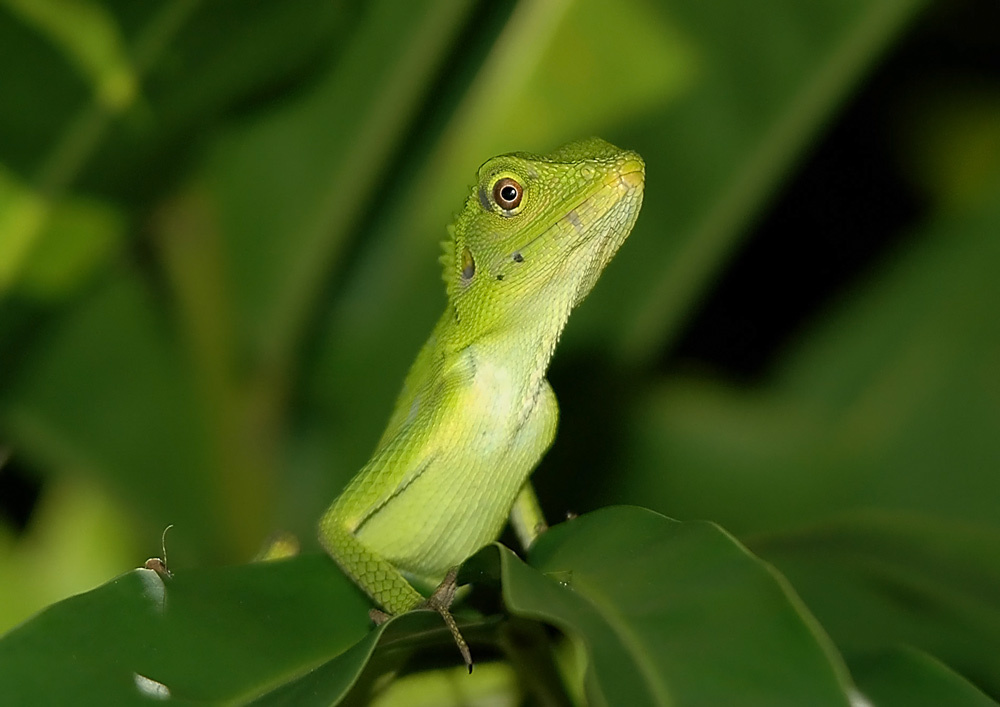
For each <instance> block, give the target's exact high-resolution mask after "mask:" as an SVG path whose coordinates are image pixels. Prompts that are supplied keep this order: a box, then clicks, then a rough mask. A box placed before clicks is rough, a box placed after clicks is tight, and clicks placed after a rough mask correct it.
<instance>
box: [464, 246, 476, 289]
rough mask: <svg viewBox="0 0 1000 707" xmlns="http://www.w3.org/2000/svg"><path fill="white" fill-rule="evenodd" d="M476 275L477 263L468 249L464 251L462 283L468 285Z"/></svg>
mask: <svg viewBox="0 0 1000 707" xmlns="http://www.w3.org/2000/svg"><path fill="white" fill-rule="evenodd" d="M475 274H476V261H475V259H474V258H473V257H472V253H471V251H469V249H468V248H466V249H465V250H463V251H462V282H464V283H467V282H469V280H471V279H472V277H473V276H474V275H475Z"/></svg>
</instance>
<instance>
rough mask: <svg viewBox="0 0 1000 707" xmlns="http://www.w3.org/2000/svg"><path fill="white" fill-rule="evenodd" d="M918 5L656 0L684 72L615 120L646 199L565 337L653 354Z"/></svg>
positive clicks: (637, 356) (637, 361)
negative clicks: (689, 56)
mask: <svg viewBox="0 0 1000 707" xmlns="http://www.w3.org/2000/svg"><path fill="white" fill-rule="evenodd" d="M926 4H927V3H926V2H924V0H875V1H872V0H848V1H846V2H844V1H842V0H825V1H824V2H812V3H810V4H809V5H808V7H807V6H805V5H803V4H802V3H799V2H796V1H795V0H767V1H766V2H756V3H729V4H726V5H719V4H716V3H702V2H695V1H690V0H689V1H685V2H671V3H669V4H668V5H666V6H665V11H668V12H669V16H670V19H671V23H672V25H673V26H674V27H676V28H677V31H678V32H679V33H680V34H681V36H683V37H684V44H685V46H686V47H689V51H690V52H691V53H693V55H694V56H695V57H696V59H697V63H696V67H697V69H696V80H695V81H693V82H691V83H690V86H689V87H688V89H687V91H686V93H685V94H684V95H683V97H682V100H679V101H676V103H674V104H671V105H670V106H668V107H667V108H665V109H664V110H662V111H659V112H654V113H650V114H648V115H646V116H643V117H642V118H641V119H640V120H638V121H635V122H629V123H625V124H623V125H622V127H621V128H620V129H621V130H622V131H623V132H625V133H626V134H627V135H628V136H629V138H630V139H629V144H628V146H629V147H632V148H635V149H637V150H638V151H639V152H640V153H641V154H642V155H643V156H644V157H645V159H646V164H647V165H648V170H647V171H648V179H647V199H646V202H645V204H644V206H643V213H642V215H641V216H640V218H639V222H638V224H637V227H636V231H635V233H634V234H633V236H632V237H631V239H630V242H629V243H628V245H627V246H626V247H625V248H623V249H622V251H621V253H620V254H619V255H618V256H616V262H615V263H614V265H613V266H612V267H610V268H609V269H608V271H607V273H606V274H605V275H604V276H603V280H604V283H603V284H602V285H601V286H600V288H599V290H601V291H603V292H605V293H607V294H605V295H601V294H600V292H595V297H594V299H595V300H596V302H592V303H590V305H588V306H587V307H584V308H583V309H582V310H581V311H580V312H579V313H578V314H577V315H575V323H574V324H572V325H571V326H570V327H569V329H568V330H567V334H568V335H569V336H568V342H567V343H569V344H570V345H576V344H574V342H573V339H574V337H576V336H580V337H581V338H582V337H586V339H587V340H588V341H589V342H594V341H595V339H596V337H598V336H600V337H601V339H602V341H605V342H607V341H610V342H612V344H611V346H612V347H613V350H614V352H615V353H616V354H617V357H618V359H619V361H620V362H621V363H623V364H625V365H628V366H633V367H635V366H640V367H641V366H648V365H650V364H651V363H653V362H654V361H655V358H656V356H657V355H658V354H659V352H661V351H662V350H663V349H664V347H665V346H667V345H668V344H669V342H670V340H671V339H672V338H673V337H674V336H676V335H677V333H678V329H679V327H680V326H681V325H682V324H683V322H684V320H685V318H686V317H687V316H688V313H689V311H690V309H691V307H692V306H693V305H694V304H695V302H696V301H697V299H698V297H700V296H701V295H702V294H703V292H704V291H705V289H706V288H707V287H708V286H709V284H710V283H711V282H712V281H713V280H714V278H715V276H716V274H717V273H718V271H719V269H720V268H721V266H722V265H723V264H725V263H726V262H727V261H728V260H729V258H730V257H731V256H732V253H733V251H734V249H735V248H736V247H737V246H738V244H739V240H740V238H742V237H743V235H745V234H746V233H747V229H746V228H745V226H746V225H747V224H748V223H749V222H750V220H751V219H752V218H753V216H754V215H755V214H757V213H759V212H760V210H761V209H763V208H764V207H765V206H766V205H767V203H768V201H769V199H770V197H771V194H772V192H773V190H774V189H775V188H776V186H778V185H779V184H780V181H781V180H782V178H783V176H784V175H785V173H786V172H787V171H788V170H789V169H790V168H791V167H792V166H794V164H795V162H796V160H797V159H798V158H799V155H800V154H801V152H802V150H803V149H804V148H806V147H807V145H808V144H809V142H810V140H811V139H812V138H813V137H814V136H815V135H816V134H817V133H818V132H819V130H820V129H821V128H822V127H823V126H824V125H825V124H826V123H827V121H828V120H829V117H830V115H831V113H832V112H833V111H834V110H835V109H836V108H837V107H838V105H839V104H840V102H841V101H843V100H844V98H845V97H846V96H847V95H848V93H849V91H850V90H851V89H852V88H853V87H854V86H855V85H856V84H857V82H859V81H860V80H862V78H863V77H864V75H865V74H866V73H867V72H868V71H870V70H871V68H872V67H873V66H874V65H875V63H876V60H877V59H878V58H879V56H880V55H881V54H882V53H883V52H884V51H885V49H886V48H887V47H888V46H890V45H891V43H892V42H893V40H895V38H896V37H897V36H898V35H899V33H900V32H901V31H902V30H903V28H905V27H906V26H907V24H908V23H909V22H910V21H911V20H912V19H913V18H914V17H915V16H916V15H917V13H918V12H919V11H920V10H921V9H922V8H923V7H924V6H925V5H926ZM667 8H669V9H667ZM635 70H639V71H641V70H642V69H641V68H640V67H636V69H635ZM655 194H660V195H663V196H662V198H655V197H654V198H648V197H649V196H650V195H655ZM581 344H582V341H581ZM605 345H606V344H605Z"/></svg>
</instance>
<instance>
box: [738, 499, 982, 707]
mask: <svg viewBox="0 0 1000 707" xmlns="http://www.w3.org/2000/svg"><path fill="white" fill-rule="evenodd" d="M751 547H753V548H754V550H755V551H756V552H758V553H759V554H760V555H761V557H763V558H765V559H766V560H768V561H769V562H772V563H774V565H775V566H776V567H777V568H778V569H779V570H781V571H782V573H783V574H784V575H785V576H786V577H788V580H789V581H790V582H791V584H792V586H794V587H795V589H796V591H797V592H798V593H799V594H800V595H801V596H802V598H803V599H804V600H805V602H806V604H807V605H808V606H809V608H810V609H811V610H812V611H813V613H814V614H815V615H816V617H817V618H818V619H819V620H820V621H821V622H822V624H823V626H824V627H826V629H827V630H828V631H829V632H830V635H831V636H832V638H833V639H834V641H835V642H836V644H837V646H838V647H839V648H840V649H841V651H843V652H844V654H845V655H848V656H849V657H850V656H855V655H859V654H866V653H871V652H873V651H878V650H882V649H886V648H889V647H892V646H894V645H897V644H899V643H905V644H908V645H912V646H915V647H917V648H919V649H921V650H924V651H927V652H928V653H930V654H931V655H933V656H935V657H937V658H939V659H941V660H943V661H944V662H945V663H947V664H948V665H950V666H953V667H954V668H956V669H958V670H959V671H960V672H961V673H962V674H963V675H966V676H967V677H969V678H971V679H972V680H973V681H975V682H976V683H978V684H979V685H981V686H983V687H985V688H986V689H988V690H989V691H990V692H992V693H993V694H1000V532H997V531H996V530H995V529H994V528H987V527H973V526H967V525H959V524H956V523H947V522H942V521H941V520H939V519H935V518H932V517H926V516H902V515H892V514H885V513H881V514H876V513H870V514H865V515H859V514H855V515H852V516H850V517H848V518H845V519H842V520H839V521H836V522H830V523H826V524H823V525H820V526H816V527H813V528H811V529H807V530H803V531H798V532H789V533H781V534H776V535H770V536H764V537H762V538H760V539H759V540H756V541H754V542H752V543H751ZM940 704H945V703H940ZM949 704H950V703H949Z"/></svg>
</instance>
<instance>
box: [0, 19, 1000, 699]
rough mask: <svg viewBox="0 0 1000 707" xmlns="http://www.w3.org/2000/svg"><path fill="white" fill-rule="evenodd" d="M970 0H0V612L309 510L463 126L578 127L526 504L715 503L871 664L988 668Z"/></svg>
mask: <svg viewBox="0 0 1000 707" xmlns="http://www.w3.org/2000/svg"><path fill="white" fill-rule="evenodd" d="M998 21H1000V13H998V10H997V8H996V6H995V5H994V4H992V3H988V2H972V1H971V0H970V1H965V2H951V3H944V2H942V3H936V4H935V3H929V2H921V1H920V0H849V1H846V2H845V1H844V0H829V1H824V2H815V3H809V4H807V5H806V4H802V3H799V2H795V1H794V0H766V2H755V3H749V2H738V1H734V2H728V3H723V4H719V3H698V2H695V1H694V0H670V1H666V0H664V1H663V2H656V1H654V0H626V1H623V2H616V3H605V2H599V1H597V0H575V1H573V0H522V1H521V2H517V3H513V2H494V3H470V2H466V1H462V0H423V1H414V2H411V3H408V8H407V11H406V12H400V11H399V6H398V3H396V2H389V1H388V0H386V1H382V2H379V1H376V2H371V3H364V4H361V3H351V2H337V1H331V0H322V1H319V0H300V1H299V2H296V3H259V2H251V3H246V2H235V1H230V0H226V1H224V2H214V3H202V2H197V1H196V0H167V1H166V2H161V3H135V2H131V0H108V1H107V2H98V1H97V0H75V1H73V2H67V1H65V0H3V2H0V96H2V100H0V457H2V459H3V462H0V631H3V630H5V629H7V628H10V627H12V626H15V625H16V624H18V623H19V622H21V621H23V620H24V619H26V618H27V617H28V616H30V615H31V614H32V613H34V612H35V611H37V610H38V609H40V608H41V607H43V606H45V605H47V604H49V603H51V602H53V601H56V600H58V599H61V598H63V597H66V596H69V595H70V594H74V593H77V592H80V591H84V590H86V589H89V588H91V587H93V586H95V585H97V584H100V583H102V582H105V581H107V580H108V579H110V578H112V577H114V576H116V575H118V574H120V573H121V572H123V571H124V570H126V569H128V568H130V567H134V566H136V565H138V564H141V562H142V560H143V559H144V558H145V557H147V556H149V555H151V554H155V551H156V550H157V549H158V538H159V535H160V530H161V529H162V528H163V527H164V526H165V525H166V524H168V523H173V524H175V528H174V530H173V531H171V533H172V535H171V536H170V538H169V540H170V542H169V550H170V560H171V565H172V566H174V567H181V568H183V567H191V566H208V565H217V564H235V563H240V562H243V561H246V560H248V559H250V558H251V557H252V556H253V555H254V553H255V552H256V550H257V549H258V548H259V547H260V545H261V544H262V542H263V541H264V539H265V537H266V536H267V535H268V534H270V533H271V532H272V531H274V530H275V529H278V528H282V529H288V530H291V531H293V532H294V533H296V534H297V535H298V536H299V537H300V538H301V539H302V541H303V543H304V544H305V546H306V548H307V549H311V548H315V541H314V540H313V536H314V532H313V525H314V523H315V520H316V518H317V517H318V516H319V514H320V512H321V511H322V509H323V508H324V507H325V505H326V504H327V503H328V502H329V500H330V499H331V498H333V496H334V495H335V494H336V492H337V490H338V489H339V488H340V487H341V486H342V485H343V484H344V482H345V481H346V479H347V478H348V477H349V476H350V475H351V474H352V473H354V471H355V470H356V469H357V468H358V467H359V466H360V465H361V464H362V463H363V462H364V460H365V459H366V455H367V454H368V452H369V451H370V449H371V447H372V445H373V444H374V442H375V440H376V439H377V437H378V434H379V432H380V431H381V427H380V426H381V425H382V424H383V423H384V421H385V419H386V417H387V414H388V411H389V409H390V407H391V404H392V399H393V397H394V395H395V393H396V391H397V387H398V385H399V382H400V381H401V379H402V376H403V374H404V372H405V369H406V366H407V365H408V364H409V362H410V361H411V360H412V358H413V356H414V354H415V352H416V350H417V349H418V347H419V346H420V344H421V342H422V340H423V338H424V336H425V335H426V333H427V332H428V331H429V329H430V327H431V325H432V324H433V321H434V320H435V318H436V316H437V314H438V313H439V311H440V309H441V307H442V304H443V296H442V287H441V283H440V279H439V273H438V267H437V263H436V256H437V253H438V247H437V242H438V240H440V239H441V238H442V237H443V235H444V226H445V224H446V223H447V222H448V221H449V219H450V218H451V216H452V214H453V213H454V212H455V211H456V210H457V209H458V208H459V206H460V204H461V203H462V200H463V199H464V196H465V194H466V190H467V188H468V185H469V184H470V183H471V180H472V175H473V174H474V170H475V168H476V166H477V165H478V164H480V163H481V162H482V161H483V160H484V159H486V158H487V157H489V156H491V155H493V154H497V153H499V152H504V151H510V150H531V151H545V150H548V149H551V148H553V147H555V146H556V145H558V144H560V143H562V142H564V141H566V140H569V139H573V138H576V137H580V136H583V135H587V134H599V135H601V136H603V137H606V138H607V139H609V140H611V141H612V142H615V143H617V144H620V145H622V146H626V147H629V148H634V149H636V150H638V151H639V152H640V153H641V154H642V155H643V156H644V157H645V159H646V162H647V173H648V177H647V179H648V182H647V193H646V204H645V206H644V208H643V213H642V215H641V217H640V220H639V223H638V225H637V227H636V229H635V232H634V234H633V235H632V237H631V238H630V240H629V242H628V243H627V245H626V246H625V247H624V248H623V250H622V251H621V253H620V255H619V256H618V257H617V258H616V260H615V262H614V263H613V264H612V266H611V267H610V268H609V270H608V271H607V273H606V275H605V276H604V278H603V279H602V283H601V284H599V285H598V287H597V288H596V290H595V291H594V293H593V294H592V296H591V297H590V298H589V299H588V301H587V303H586V304H585V305H584V306H583V307H582V308H581V309H580V310H579V311H578V312H577V313H576V314H575V315H574V317H573V319H572V320H571V323H570V326H569V329H568V330H567V332H566V335H565V337H564V341H563V342H562V344H561V345H560V348H559V351H558V353H557V356H556V360H555V362H554V364H553V368H552V372H551V379H552V381H553V386H554V388H555V390H556V392H557V395H558V396H559V398H560V401H561V408H562V421H561V426H560V432H559V436H558V438H557V442H556V446H555V448H554V449H553V450H552V452H551V453H550V454H549V455H548V457H546V459H545V460H544V461H543V463H542V465H541V467H540V468H539V470H538V472H537V474H536V479H537V481H538V484H539V486H540V488H541V492H542V500H543V505H544V506H545V508H546V510H547V512H548V515H549V516H550V517H551V518H560V517H562V516H563V515H564V514H565V513H567V512H574V513H576V512H584V511H589V510H592V509H595V508H599V507H602V506H606V505H609V504H612V503H632V504H637V505H642V506H645V507H648V508H651V509H654V510H656V511H659V512H661V513H663V514H665V515H668V516H670V517H673V518H679V519H683V520H693V519H709V520H712V521H715V522H718V523H719V524H721V525H722V526H723V527H725V528H726V529H727V530H729V531H731V532H733V533H735V534H736V535H737V537H739V538H740V539H741V540H742V541H744V542H745V543H746V544H747V545H748V546H749V547H750V548H751V549H752V550H753V551H754V552H755V553H757V554H758V555H760V556H761V557H762V558H764V559H765V560H767V561H769V562H771V563H773V565H774V566H775V567H777V568H778V569H779V570H780V571H781V572H782V573H783V574H784V576H785V577H787V579H788V581H789V582H790V583H791V586H792V587H793V588H794V589H795V591H796V592H798V594H799V595H800V596H801V598H802V600H803V601H804V602H805V605H806V606H807V607H808V608H809V610H810V611H811V612H812V613H813V614H814V615H815V617H816V618H817V619H818V620H819V622H820V624H822V626H823V627H824V628H825V629H826V631H828V632H829V634H830V636H831V638H832V639H833V641H834V643H835V644H836V647H837V648H838V649H839V651H840V652H841V653H842V654H843V655H844V657H845V659H846V660H847V663H848V665H849V666H850V668H851V670H852V674H853V675H854V677H855V680H857V681H859V683H861V682H864V686H865V688H866V690H868V693H870V695H877V694H880V692H879V691H880V690H885V689H886V685H888V686H889V691H890V692H891V688H892V686H898V685H900V684H902V683H903V682H906V681H902V680H900V679H896V678H894V677H893V676H898V675H905V674H912V671H917V672H919V673H920V674H921V675H924V676H926V675H928V674H933V675H936V676H946V677H945V678H942V679H944V680H945V681H946V682H948V681H951V682H949V684H960V685H962V688H961V689H963V690H969V691H974V690H975V688H973V687H972V686H971V685H969V684H968V683H965V682H964V681H963V678H962V677H959V674H961V675H962V676H964V678H967V679H969V680H971V681H972V682H973V683H975V685H977V686H978V687H979V688H980V689H982V690H985V691H986V692H987V693H989V694H991V695H992V696H993V697H994V698H996V697H998V696H1000V677H998V676H1000V664H998V659H997V656H1000V650H998V648H1000V600H998V599H997V597H1000V527H998V519H1000V512H998V511H1000V474H998V473H997V472H998V470H1000V435H998V434H997V429H998V425H1000V318H998V317H997V315H996V311H997V302H998V301H1000V284H998V283H1000V278H998V277H997V273H998V272H1000V270H998V268H1000V238H998V234H1000V198H998V196H997V195H998V193H1000V192H998V190H1000V81H998V77H1000V59H998V57H1000V51H998V44H997V40H996V38H995V36H994V35H995V33H994V32H992V31H991V29H990V28H991V27H995V26H997V24H998ZM900 645H905V647H904V648H900V647H899V646H900ZM914 666H916V667H914ZM908 671H911V672H909V673H908ZM952 671H954V672H952ZM860 676H867V677H866V680H865V681H862V679H861V677H860ZM910 682H912V681H910ZM500 684H506V683H503V681H502V680H501V681H500ZM935 684H938V685H939V684H940V682H938V683H935ZM428 689H429V688H428ZM925 694H931V692H930V689H929V688H928V690H926V691H925ZM977 694H978V693H977ZM983 699H985V698H983ZM888 703H891V702H887V704H888ZM900 703H901V704H910V703H908V702H905V701H902V702H900Z"/></svg>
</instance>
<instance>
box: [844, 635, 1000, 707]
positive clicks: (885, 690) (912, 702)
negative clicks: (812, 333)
mask: <svg viewBox="0 0 1000 707" xmlns="http://www.w3.org/2000/svg"><path fill="white" fill-rule="evenodd" d="M851 671H852V672H853V674H854V677H855V679H856V680H857V682H858V689H859V690H860V691H861V693H862V694H863V695H864V696H865V698H866V699H867V700H868V704H870V705H871V706H872V707H941V706H942V705H948V707H996V705H997V703H996V702H994V701H993V700H991V699H990V698H988V697H987V696H986V695H984V694H983V693H982V692H980V691H979V690H978V689H977V688H976V687H975V686H974V685H973V684H972V683H970V682H969V681H968V680H966V679H965V678H963V677H962V676H961V675H959V674H958V673H956V672H954V671H952V670H951V669H950V668H948V666H946V665H945V664H944V663H941V662H940V661H938V660H935V659H934V658H932V657H931V656H929V655H927V654H926V653H921V652H920V651H917V650H914V649H912V648H905V647H904V648H896V649H894V650H889V651H884V652H881V653H878V654H875V655H870V656H867V657H866V658H864V659H858V660H852V661H851Z"/></svg>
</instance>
